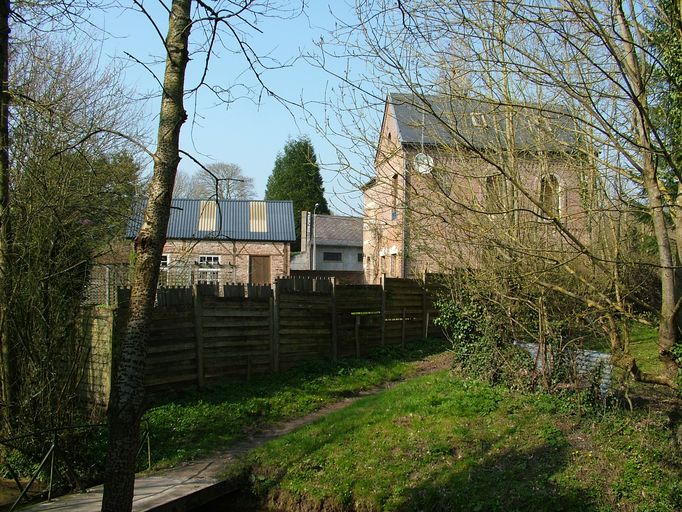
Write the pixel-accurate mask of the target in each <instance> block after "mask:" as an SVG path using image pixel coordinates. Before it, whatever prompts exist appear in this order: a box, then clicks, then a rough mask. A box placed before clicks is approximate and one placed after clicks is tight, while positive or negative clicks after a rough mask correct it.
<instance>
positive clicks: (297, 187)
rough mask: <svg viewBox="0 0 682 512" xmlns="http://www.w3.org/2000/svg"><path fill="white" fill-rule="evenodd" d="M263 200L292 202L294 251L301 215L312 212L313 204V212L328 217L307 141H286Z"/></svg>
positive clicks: (311, 146) (321, 188)
mask: <svg viewBox="0 0 682 512" xmlns="http://www.w3.org/2000/svg"><path fill="white" fill-rule="evenodd" d="M265 199H271V200H291V201H293V203H294V221H295V223H296V245H295V247H294V249H299V248H300V241H301V211H303V210H307V211H310V212H312V211H313V209H314V208H315V203H317V204H318V206H317V210H316V212H317V213H320V214H326V215H329V206H328V205H327V200H326V199H325V198H324V186H323V185H322V175H321V174H320V167H319V165H317V157H316V156H315V150H314V149H313V145H312V143H311V142H310V139H309V138H308V137H301V138H299V139H290V140H289V141H287V143H286V145H285V146H284V151H283V152H282V153H280V154H279V155H277V159H276V160H275V167H274V169H273V170H272V174H271V175H270V177H269V178H268V184H267V186H266V187H265Z"/></svg>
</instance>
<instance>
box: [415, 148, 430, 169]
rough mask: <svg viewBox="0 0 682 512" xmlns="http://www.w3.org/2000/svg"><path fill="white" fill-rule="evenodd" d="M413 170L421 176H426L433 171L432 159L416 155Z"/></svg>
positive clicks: (424, 155)
mask: <svg viewBox="0 0 682 512" xmlns="http://www.w3.org/2000/svg"><path fill="white" fill-rule="evenodd" d="M414 168H415V169H416V171H417V172H419V173H421V174H428V173H430V172H431V169H433V158H431V157H430V156H429V155H426V154H424V153H417V155H416V156H415V157H414Z"/></svg>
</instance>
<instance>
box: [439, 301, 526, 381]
mask: <svg viewBox="0 0 682 512" xmlns="http://www.w3.org/2000/svg"><path fill="white" fill-rule="evenodd" d="M436 308H437V309H438V310H439V316H438V318H436V319H435V320H434V322H435V323H436V324H437V325H439V326H440V327H441V328H442V329H443V331H444V332H445V335H446V336H447V338H448V340H449V341H450V343H451V344H452V352H453V356H454V358H453V359H454V365H455V367H456V369H457V370H458V371H460V372H461V373H462V374H463V375H465V376H467V377H470V378H475V379H479V380H483V381H486V382H490V383H493V384H495V383H504V384H506V385H508V386H509V387H512V388H517V389H526V388H529V387H530V386H531V385H532V374H533V372H532V369H533V364H532V361H531V359H530V357H529V356H528V354H527V353H526V352H525V351H524V350H523V349H520V348H518V347H516V346H514V345H513V344H512V343H511V342H510V341H508V340H505V339H504V337H503V336H502V335H501V333H500V332H499V331H498V329H497V327H496V322H494V321H493V318H492V314H491V313H490V312H489V311H487V310H486V309H485V308H484V307H483V306H481V305H479V304H476V303H474V302H472V301H464V302H456V301H454V300H452V299H440V300H438V301H437V302H436Z"/></svg>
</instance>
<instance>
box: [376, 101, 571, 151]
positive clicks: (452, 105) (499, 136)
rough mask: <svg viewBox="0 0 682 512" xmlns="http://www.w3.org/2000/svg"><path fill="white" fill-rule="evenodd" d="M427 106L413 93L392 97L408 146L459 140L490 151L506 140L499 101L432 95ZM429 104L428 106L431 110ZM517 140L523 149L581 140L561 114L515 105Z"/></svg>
mask: <svg viewBox="0 0 682 512" xmlns="http://www.w3.org/2000/svg"><path fill="white" fill-rule="evenodd" d="M425 100H426V103H425V102H424V101H422V100H421V99H419V98H418V97H416V96H415V95H412V94H401V93H389V95H388V102H389V103H390V104H391V105H392V106H393V111H394V112H395V116H396V120H397V123H398V132H399V137H400V141H401V142H402V144H403V145H416V146H419V145H422V144H423V145H425V146H433V145H444V144H451V143H453V142H462V141H464V142H465V144H467V145H468V144H471V145H472V146H473V147H476V148H479V149H484V148H490V147H494V146H495V145H497V144H499V143H500V142H502V141H504V138H505V132H506V122H505V111H506V108H505V107H504V106H501V105H498V104H494V103H493V102H487V101H481V100H475V99H466V98H453V97H448V96H435V95H430V96H426V97H425ZM426 105H428V107H427V106H426ZM515 112H516V114H515V117H514V125H513V127H514V142H515V147H516V148H517V149H518V150H519V151H524V150H538V146H540V147H541V148H542V149H543V150H545V151H566V150H567V149H568V150H570V149H571V148H573V147H574V146H575V143H576V141H577V136H576V129H575V125H574V121H573V120H572V119H571V118H570V117H569V116H568V115H565V114H561V113H560V112H550V111H547V110H544V109H541V108H539V107H537V106H532V105H528V106H525V107H515Z"/></svg>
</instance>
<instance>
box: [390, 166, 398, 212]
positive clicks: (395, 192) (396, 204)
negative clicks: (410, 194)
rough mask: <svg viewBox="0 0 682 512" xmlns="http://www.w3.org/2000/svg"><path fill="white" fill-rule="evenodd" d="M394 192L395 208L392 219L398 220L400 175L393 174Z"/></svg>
mask: <svg viewBox="0 0 682 512" xmlns="http://www.w3.org/2000/svg"><path fill="white" fill-rule="evenodd" d="M392 194H393V209H392V210H391V220H396V219H397V218H398V175H397V174H394V175H393V184H392Z"/></svg>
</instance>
